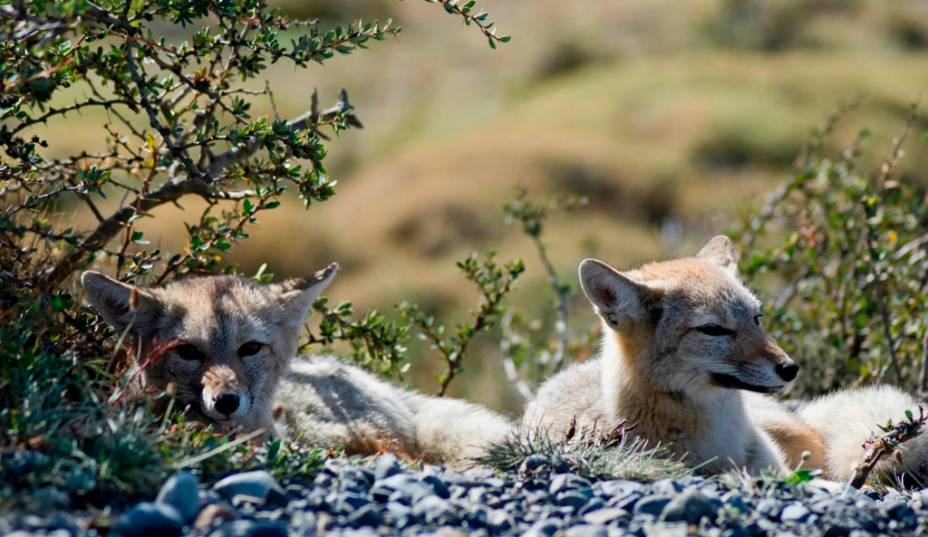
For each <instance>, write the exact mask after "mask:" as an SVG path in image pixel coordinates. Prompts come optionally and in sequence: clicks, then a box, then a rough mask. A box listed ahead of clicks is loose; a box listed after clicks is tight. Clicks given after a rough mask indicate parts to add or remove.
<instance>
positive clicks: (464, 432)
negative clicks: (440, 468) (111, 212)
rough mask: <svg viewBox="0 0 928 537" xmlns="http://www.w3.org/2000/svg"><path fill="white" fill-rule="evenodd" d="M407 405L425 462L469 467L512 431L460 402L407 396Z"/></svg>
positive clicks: (485, 412)
mask: <svg viewBox="0 0 928 537" xmlns="http://www.w3.org/2000/svg"><path fill="white" fill-rule="evenodd" d="M407 402H408V404H409V407H410V409H411V410H412V413H413V419H414V421H415V430H416V441H417V443H418V444H419V448H420V449H421V451H422V458H423V459H424V460H426V461H435V462H444V463H451V464H457V465H469V464H471V463H472V461H473V459H475V458H477V457H479V456H480V455H483V454H485V451H486V449H487V448H488V447H489V446H491V445H493V444H495V443H498V442H501V441H502V440H504V439H506V437H507V436H508V435H510V434H512V431H513V430H514V426H513V424H512V423H511V422H509V420H507V419H506V418H504V417H502V416H500V415H499V414H496V413H495V412H492V411H490V410H488V409H486V408H484V407H482V406H479V405H475V404H472V403H468V402H466V401H461V400H459V399H445V398H440V397H430V396H427V395H422V394H418V393H409V394H408V396H407Z"/></svg>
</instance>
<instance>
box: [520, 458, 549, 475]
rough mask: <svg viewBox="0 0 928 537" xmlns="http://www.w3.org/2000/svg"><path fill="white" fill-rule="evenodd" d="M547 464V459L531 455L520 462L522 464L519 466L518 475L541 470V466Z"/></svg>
mask: <svg viewBox="0 0 928 537" xmlns="http://www.w3.org/2000/svg"><path fill="white" fill-rule="evenodd" d="M546 464H548V459H546V458H545V457H544V456H543V455H539V454H537V453H533V454H531V455H529V456H528V457H525V459H524V460H523V461H522V464H521V465H519V473H520V474H527V473H530V472H533V471H535V470H537V469H538V468H541V467H542V466H544V465H546Z"/></svg>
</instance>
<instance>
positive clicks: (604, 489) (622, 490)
mask: <svg viewBox="0 0 928 537" xmlns="http://www.w3.org/2000/svg"><path fill="white" fill-rule="evenodd" d="M643 488H644V485H642V484H641V483H638V482H636V481H627V480H625V479H613V480H611V481H601V482H599V483H596V484H595V485H594V486H593V490H595V491H596V492H598V493H601V494H602V495H604V496H609V497H617V498H622V497H625V496H628V495H629V494H631V493H633V492H637V491H639V490H641V489H643Z"/></svg>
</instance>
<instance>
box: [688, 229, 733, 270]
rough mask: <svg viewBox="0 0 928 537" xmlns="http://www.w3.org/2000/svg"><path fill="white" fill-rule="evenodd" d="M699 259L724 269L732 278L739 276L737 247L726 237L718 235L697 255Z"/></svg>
mask: <svg viewBox="0 0 928 537" xmlns="http://www.w3.org/2000/svg"><path fill="white" fill-rule="evenodd" d="M696 257H697V258H699V259H705V260H706V261H710V262H712V263H714V264H716V265H718V266H719V267H721V268H722V270H724V271H725V272H727V273H729V274H731V275H732V276H737V275H738V253H737V252H735V245H734V244H732V243H731V239H729V238H728V237H726V236H725V235H716V236H715V237H712V239H710V240H709V242H707V243H706V245H705V246H703V247H702V250H699V253H698V254H696Z"/></svg>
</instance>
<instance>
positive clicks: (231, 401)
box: [216, 393, 238, 416]
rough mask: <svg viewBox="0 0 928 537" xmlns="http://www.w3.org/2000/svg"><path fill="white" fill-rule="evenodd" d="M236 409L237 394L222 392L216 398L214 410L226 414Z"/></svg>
mask: <svg viewBox="0 0 928 537" xmlns="http://www.w3.org/2000/svg"><path fill="white" fill-rule="evenodd" d="M236 410H238V395H236V394H234V393H224V394H222V395H220V396H219V397H218V398H217V399H216V411H217V412H219V413H220V414H225V415H226V416H228V415H230V414H232V413H233V412H235V411H236Z"/></svg>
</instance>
